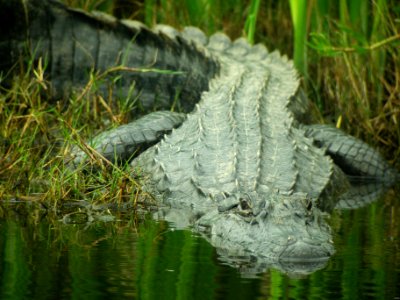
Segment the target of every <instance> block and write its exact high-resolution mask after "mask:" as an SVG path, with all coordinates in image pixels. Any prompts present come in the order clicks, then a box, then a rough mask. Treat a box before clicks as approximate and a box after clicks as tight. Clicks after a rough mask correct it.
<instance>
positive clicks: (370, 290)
mask: <svg viewBox="0 0 400 300" xmlns="http://www.w3.org/2000/svg"><path fill="white" fill-rule="evenodd" d="M399 200H400V199H399V196H398V195H397V194H396V192H394V191H391V192H389V194H388V195H387V196H386V197H384V198H383V199H381V200H380V201H378V202H375V203H373V204H371V205H369V206H367V207H364V208H361V209H357V210H348V211H339V212H335V213H334V214H333V216H332V217H331V220H330V224H331V226H332V228H333V231H334V237H335V247H336V249H337V252H336V254H335V255H334V256H333V257H332V259H330V260H329V262H328V264H327V265H326V267H325V268H323V269H321V270H318V271H316V272H314V273H313V274H311V275H309V276H303V277H301V278H290V277H288V276H287V275H285V274H282V273H280V272H279V271H276V270H267V271H266V272H264V273H261V274H258V275H257V276H253V278H243V276H241V274H240V273H239V271H238V270H237V269H235V268H232V267H230V266H228V265H226V264H225V263H224V262H223V261H221V260H220V259H219V257H218V255H217V253H216V251H215V249H214V248H213V247H212V246H210V245H209V244H208V242H206V241H205V240H204V239H202V238H200V237H198V236H195V235H193V234H192V233H191V232H190V231H182V230H173V229H170V228H169V226H168V224H167V223H166V222H155V221H153V220H151V219H150V218H145V219H144V220H141V221H135V219H134V217H133V216H125V218H124V220H123V221H119V222H110V223H95V224H92V225H90V226H88V227H85V226H82V225H79V226H78V225H64V224H62V223H61V222H59V221H50V220H49V219H48V218H43V219H41V218H40V217H39V216H36V217H35V216H33V217H28V216H27V215H21V214H17V213H16V214H13V215H12V216H11V217H10V214H9V213H7V214H8V217H5V211H4V210H3V211H2V212H1V214H2V215H3V218H1V221H0V260H1V264H0V284H1V286H0V299H400V251H399V248H400V239H399V230H400V226H399V222H400V221H399V219H400V204H399V203H400V202H399ZM130 218H131V219H130Z"/></svg>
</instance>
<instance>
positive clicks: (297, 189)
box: [0, 0, 399, 273]
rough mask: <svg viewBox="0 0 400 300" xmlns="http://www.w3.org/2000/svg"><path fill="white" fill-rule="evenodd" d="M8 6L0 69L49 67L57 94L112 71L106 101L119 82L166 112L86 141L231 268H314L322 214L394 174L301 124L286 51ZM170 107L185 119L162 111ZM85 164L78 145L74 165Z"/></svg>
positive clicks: (370, 153) (36, 5) (97, 16)
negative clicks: (126, 164) (124, 164)
mask: <svg viewBox="0 0 400 300" xmlns="http://www.w3.org/2000/svg"><path fill="white" fill-rule="evenodd" d="M0 4H1V5H0V8H1V18H2V19H3V20H6V21H7V22H8V23H9V24H13V26H11V27H10V28H11V29H9V28H7V29H6V30H5V29H4V28H1V29H0V34H1V36H2V41H1V42H0V54H1V57H3V58H4V59H2V61H1V62H0V64H1V65H0V70H8V69H9V68H11V67H12V66H13V65H15V62H17V61H19V60H20V58H21V57H23V58H29V59H32V58H33V60H34V61H39V59H42V61H45V62H46V69H45V71H46V73H45V75H46V79H47V80H48V81H49V82H50V83H51V91H50V94H51V96H52V98H56V99H59V98H63V97H64V98H65V97H66V98H68V97H69V96H70V95H71V93H73V91H74V90H77V89H82V88H83V87H84V86H85V85H86V83H87V81H88V78H89V74H90V73H91V72H93V71H97V72H98V73H99V74H100V73H101V74H106V76H105V77H104V81H103V82H102V84H100V85H99V91H98V92H99V93H100V94H107V92H108V89H109V85H114V86H113V87H114V88H115V90H116V92H115V93H114V96H115V97H116V98H120V99H125V101H132V100H134V101H136V100H135V99H137V98H139V99H140V106H141V107H142V108H143V110H144V111H148V110H150V109H152V108H154V107H156V108H157V109H160V111H155V112H151V113H148V114H145V115H143V116H141V117H140V118H138V119H136V120H134V121H133V122H131V123H129V124H125V125H122V126H120V127H117V128H115V129H111V130H109V131H107V132H103V133H100V134H99V135H98V136H97V137H95V138H94V139H93V140H92V141H91V142H90V144H91V145H92V147H93V148H94V149H95V150H96V152H97V153H99V154H100V155H101V157H103V158H104V159H105V160H107V161H111V162H121V161H130V164H131V170H132V174H133V176H137V174H140V177H141V181H142V182H143V189H144V190H146V191H148V192H150V193H151V194H153V195H154V196H155V198H156V199H157V200H158V201H159V203H160V208H159V210H158V212H157V213H156V214H155V217H156V218H161V219H164V220H167V221H171V222H173V223H174V224H175V226H176V227H178V228H187V227H190V228H192V230H193V231H194V232H197V233H199V234H201V235H202V236H204V237H206V238H207V239H208V240H209V241H210V243H211V244H212V245H214V246H215V247H216V248H217V249H218V251H219V253H220V254H221V256H223V257H224V259H225V260H226V261H227V262H229V263H230V264H233V265H238V266H241V267H245V268H251V267H255V268H257V270H259V269H260V268H261V269H262V268H265V267H266V266H267V267H268V266H274V267H276V268H280V269H282V270H285V271H287V272H292V273H307V272H311V271H313V270H315V269H318V268H320V267H321V266H323V265H324V264H325V263H326V261H327V260H328V259H329V257H330V256H331V255H332V254H333V253H334V251H335V250H334V246H333V242H332V235H331V229H330V226H329V225H328V223H327V220H326V215H327V213H329V212H331V211H332V209H334V208H335V207H338V206H340V205H341V204H340V203H350V202H351V201H352V200H354V199H356V197H357V192H354V191H357V188H356V186H355V185H354V184H353V183H352V178H363V179H366V180H368V182H370V183H372V184H377V185H379V186H381V185H382V186H388V185H390V184H392V183H393V182H395V181H396V180H398V178H399V175H398V173H397V171H396V170H395V169H394V168H392V167H390V166H389V164H388V163H387V162H386V161H385V160H384V159H383V158H382V156H381V155H380V154H379V153H378V152H377V151H375V150H374V149H372V148H371V147H370V146H368V145H367V144H366V143H364V142H362V141H361V140H358V139H356V138H354V137H352V136H349V135H347V134H345V133H343V132H342V131H340V130H339V129H337V128H334V127H330V126H328V125H307V124H306V123H305V120H306V119H307V114H308V102H307V101H308V100H307V98H306V97H305V96H304V94H303V93H302V91H301V89H300V88H299V76H298V74H297V71H296V70H295V67H294V65H293V63H292V61H290V60H289V59H288V58H287V57H286V56H284V55H281V54H280V53H279V52H278V51H274V52H268V51H267V49H266V48H265V46H263V45H260V44H258V45H250V44H249V43H248V42H247V41H246V40H245V39H243V38H239V39H237V40H235V41H231V40H230V39H229V38H228V37H227V36H226V35H224V34H222V33H217V34H214V35H212V36H210V37H207V36H206V35H205V34H204V33H203V32H202V31H201V30H199V29H197V28H194V27H186V28H184V29H183V30H182V31H177V30H175V29H174V28H172V27H169V26H166V25H158V26H156V27H155V28H153V29H149V28H147V27H146V26H144V25H143V24H141V23H139V22H136V21H131V20H118V19H116V18H114V17H112V16H109V15H105V14H102V13H97V12H92V13H87V12H85V11H82V10H78V9H72V8H69V7H67V6H65V5H63V4H62V3H60V2H58V1H55V0H46V1H43V0H40V1H39V0H30V1H5V0H3V1H0ZM21 16H23V17H21ZM21 18H22V19H23V20H22V21H21ZM15 20H19V22H15ZM27 41H28V43H27ZM117 66H118V67H119V68H115V67H117ZM110 68H114V69H113V70H115V72H112V73H110V74H108V73H107V70H110ZM143 69H144V70H146V72H143V71H141V70H143ZM167 70H169V71H171V72H170V73H168V72H166V71H167ZM116 75H118V76H116ZM115 78H118V79H117V81H116V80H115ZM116 82H117V83H116ZM177 99H178V100H179V101H177ZM175 103H180V104H179V105H177V106H176V108H178V109H179V111H180V112H175V111H171V110H165V109H168V108H170V107H171V105H173V104H175ZM139 149H140V150H139ZM87 161H88V156H87V153H86V152H85V151H83V150H81V149H79V148H78V147H77V148H75V149H74V150H73V151H72V153H71V157H70V159H69V162H68V163H69V166H72V167H77V166H78V165H80V164H85V163H87ZM373 190H374V189H373ZM364 196H365V197H366V198H368V197H367V195H363V197H364ZM368 199H369V198H368ZM353 202H362V200H361V201H358V200H357V201H355V200H354V201H353ZM353 205H355V204H354V203H353Z"/></svg>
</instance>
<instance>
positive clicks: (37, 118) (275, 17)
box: [0, 0, 400, 207]
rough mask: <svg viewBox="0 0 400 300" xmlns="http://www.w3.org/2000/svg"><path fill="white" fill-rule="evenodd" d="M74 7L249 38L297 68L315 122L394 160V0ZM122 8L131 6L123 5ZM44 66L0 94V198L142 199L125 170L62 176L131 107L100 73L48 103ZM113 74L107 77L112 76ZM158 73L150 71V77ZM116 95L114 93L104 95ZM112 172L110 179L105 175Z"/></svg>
mask: <svg viewBox="0 0 400 300" xmlns="http://www.w3.org/2000/svg"><path fill="white" fill-rule="evenodd" d="M65 2H67V3H68V4H69V5H71V6H74V7H80V8H83V9H86V10H92V9H98V10H102V11H105V12H108V13H113V12H114V13H115V14H117V15H118V16H123V17H135V18H137V19H139V20H141V21H143V22H146V23H147V24H148V25H152V24H155V23H166V24H170V25H172V26H175V27H177V28H182V27H183V26H186V25H194V26H198V27H200V28H201V29H202V30H204V31H205V32H206V33H207V34H212V33H213V32H215V31H223V32H225V33H226V34H228V35H229V36H230V37H231V38H237V37H240V36H246V37H247V38H248V40H249V41H250V42H251V43H253V42H255V43H257V42H261V43H264V44H266V45H267V46H268V48H269V49H271V50H272V49H279V50H280V51H281V52H282V53H284V54H287V55H288V56H289V57H294V60H295V63H296V65H297V66H298V68H299V71H300V73H301V74H302V76H303V81H302V84H303V87H304V89H305V91H306V93H307V94H308V96H309V97H310V99H311V100H312V101H313V113H314V118H315V119H317V120H319V121H321V122H326V123H333V124H336V125H337V126H338V127H341V128H343V129H344V130H345V131H347V132H349V133H351V134H353V135H356V136H359V137H361V138H362V139H364V140H366V141H367V142H369V143H370V144H372V145H374V146H375V147H378V148H380V150H381V151H382V152H383V153H384V154H385V156H386V157H387V158H388V159H389V160H390V161H391V162H393V163H395V162H397V164H398V161H399V156H400V145H399V141H400V126H399V121H400V120H399V116H400V97H399V95H400V75H399V74H400V50H399V49H400V47H399V44H400V41H399V40H400V37H399V34H400V33H399V31H398V28H399V23H400V21H399V20H400V5H399V4H397V3H396V2H395V1H389V0H388V1H383V0H377V1H375V2H372V3H371V4H368V5H366V4H365V3H366V2H365V1H340V2H339V7H337V6H336V5H335V2H333V1H310V2H307V3H306V2H305V1H257V0H253V1H251V3H248V1H242V0H235V1H229V3H228V2H227V1H222V0H196V1H183V2H179V3H175V2H171V1H165V0H161V1H152V0H147V1H142V2H138V1H133V0H132V1H115V0H114V1H110V0H104V1H94V0H68V1H65ZM127 3H128V5H127ZM44 68H45V66H43V63H42V62H35V63H33V62H31V63H30V64H28V65H27V66H26V69H25V70H24V71H23V72H16V75H15V77H14V78H13V81H12V86H11V87H10V88H8V89H2V90H1V93H0V183H1V185H0V199H8V200H12V199H22V200H35V201H38V202H41V203H46V205H47V206H49V204H50V206H54V207H56V206H57V205H58V204H60V203H62V202H65V201H86V202H88V203H92V202H96V203H104V202H106V203H110V202H111V203H126V202H128V203H133V204H135V203H137V202H140V201H141V200H140V199H141V198H140V197H142V194H140V193H139V192H138V191H139V190H140V189H139V188H138V185H137V183H136V182H135V181H134V180H133V179H132V176H130V173H129V169H127V168H126V166H118V167H117V166H108V167H107V166H101V164H100V167H99V171H98V172H96V173H93V174H91V173H84V172H82V170H77V171H73V172H71V171H70V170H66V169H65V165H64V159H65V153H66V152H67V150H68V149H70V148H71V147H72V145H75V144H77V143H78V144H81V145H82V147H84V148H85V144H84V143H83V142H82V141H83V140H85V139H86V138H88V137H90V136H93V134H94V133H95V132H98V131H101V130H104V129H106V128H109V127H110V126H116V125H118V124H121V123H125V122H126V121H127V120H128V116H129V110H130V107H129V106H126V105H124V104H123V103H119V105H117V106H112V105H111V104H110V101H109V99H104V98H102V97H100V96H99V95H97V94H96V82H97V81H99V80H101V79H102V75H101V74H93V76H92V77H91V80H90V81H89V82H88V84H87V86H86V88H85V89H84V92H81V93H78V94H75V95H73V96H71V97H70V99H69V103H68V105H65V103H61V102H56V103H51V102H50V101H49V100H48V99H47V98H46V96H45V94H46V93H48V89H49V86H48V83H47V82H46V81H45V80H44V79H43V78H44V76H43V69H44ZM111 71H112V70H110V72H111ZM151 71H154V70H151ZM110 93H112V91H110ZM110 169H111V171H110Z"/></svg>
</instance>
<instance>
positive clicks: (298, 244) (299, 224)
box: [195, 192, 334, 275]
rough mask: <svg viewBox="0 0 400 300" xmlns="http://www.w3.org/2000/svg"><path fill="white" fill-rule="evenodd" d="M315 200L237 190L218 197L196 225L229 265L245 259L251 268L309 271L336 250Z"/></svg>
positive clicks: (314, 268)
mask: <svg viewBox="0 0 400 300" xmlns="http://www.w3.org/2000/svg"><path fill="white" fill-rule="evenodd" d="M315 203H316V202H315V200H312V199H309V198H308V197H307V196H306V195H305V194H302V193H297V194H292V195H282V194H279V193H271V194H270V195H268V196H267V197H265V196H263V197H261V196H260V195H259V194H257V193H256V192H253V193H246V194H240V195H239V194H235V195H231V196H230V197H228V198H226V199H224V200H222V201H219V206H218V207H217V208H216V209H210V210H209V211H207V212H206V213H205V214H204V215H203V216H201V217H200V218H199V219H198V220H197V221H196V222H195V227H196V229H197V230H198V231H199V232H202V234H203V235H205V236H206V238H207V239H208V240H209V241H210V242H211V244H212V245H213V246H215V247H217V249H218V251H219V252H220V254H221V253H223V254H222V256H223V257H224V258H225V260H227V261H229V262H230V263H231V264H235V265H236V266H238V264H239V267H240V264H243V262H245V266H244V267H245V268H247V269H252V270H253V272H254V271H256V272H260V271H262V270H260V269H265V268H266V267H271V266H272V267H275V268H278V269H280V270H283V271H285V272H287V273H290V274H292V275H293V274H308V273H311V272H313V271H315V270H316V269H319V268H322V267H323V266H325V264H326V262H327V261H328V259H329V257H330V256H331V255H332V254H333V253H334V247H333V243H332V239H331V233H330V227H329V226H328V225H327V224H326V221H325V219H324V216H323V212H322V211H321V210H320V209H319V208H318V207H316V204H315ZM249 263H250V264H249Z"/></svg>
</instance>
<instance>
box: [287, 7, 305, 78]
mask: <svg viewBox="0 0 400 300" xmlns="http://www.w3.org/2000/svg"><path fill="white" fill-rule="evenodd" d="M289 3H290V11H291V14H292V21H293V29H294V55H293V59H294V64H295V66H296V67H297V69H298V70H299V72H300V73H301V74H303V75H306V74H307V47H306V41H307V1H306V0H290V2H289Z"/></svg>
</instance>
